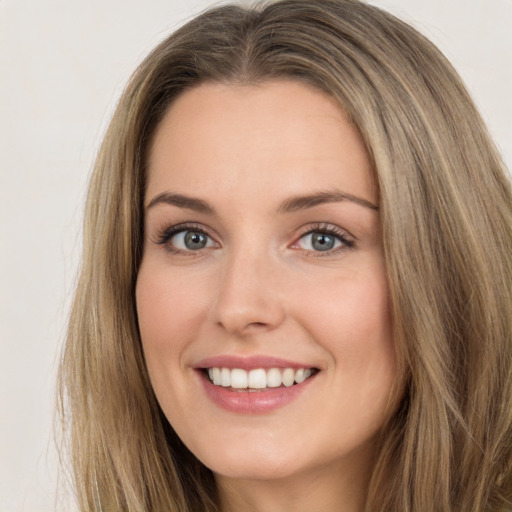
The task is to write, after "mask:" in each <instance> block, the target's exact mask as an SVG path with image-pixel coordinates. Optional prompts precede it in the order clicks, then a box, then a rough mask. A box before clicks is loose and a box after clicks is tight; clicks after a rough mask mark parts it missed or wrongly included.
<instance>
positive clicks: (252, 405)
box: [193, 356, 317, 415]
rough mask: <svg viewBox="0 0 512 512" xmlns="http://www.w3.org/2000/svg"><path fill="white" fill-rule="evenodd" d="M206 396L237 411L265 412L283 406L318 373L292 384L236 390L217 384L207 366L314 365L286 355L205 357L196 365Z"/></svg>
mask: <svg viewBox="0 0 512 512" xmlns="http://www.w3.org/2000/svg"><path fill="white" fill-rule="evenodd" d="M193 368H194V369H196V370H197V375H198V377H199V380H200V381H201V385H202V387H203V389H204V391H205V393H206V396H207V397H208V398H209V399H210V400H211V401H212V402H213V403H214V404H215V405H217V406H218V407H220V408H222V409H224V410H226V411H230V412H234V413H237V414H249V415H250V414H266V413H270V412H272V411H274V410H276V409H278V408H279V407H283V406H285V405H287V404H289V403H290V402H292V401H293V400H295V399H296V398H297V397H298V396H299V395H300V394H301V393H302V392H303V391H305V390H306V389H307V388H308V387H309V384H310V383H311V382H312V381H313V380H315V378H316V376H317V374H314V375H312V376H311V377H310V378H309V379H307V380H305V381H304V382H301V383H300V384H294V385H293V386H290V387H285V386H283V387H279V388H269V389H265V390H257V391H256V390H255V391H245V390H243V391H242V390H238V389H237V390H235V389H233V388H226V387H222V386H216V385H214V384H213V383H212V382H211V381H210V379H209V378H208V376H207V375H206V372H205V371H204V370H205V369H206V368H230V369H233V368H240V369H242V370H246V371H248V370H253V369H256V368H264V369H268V368H294V369H297V368H312V366H310V365H304V364H301V363H297V362H293V361H287V360H285V359H280V358H275V357H267V356H251V357H240V356H216V357H211V358H207V359H204V360H202V361H200V362H199V363H197V364H195V365H194V366H193Z"/></svg>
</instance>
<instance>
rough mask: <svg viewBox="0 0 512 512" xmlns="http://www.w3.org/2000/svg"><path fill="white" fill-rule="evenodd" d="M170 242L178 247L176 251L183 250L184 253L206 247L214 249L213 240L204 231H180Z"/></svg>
mask: <svg viewBox="0 0 512 512" xmlns="http://www.w3.org/2000/svg"><path fill="white" fill-rule="evenodd" d="M169 242H170V243H171V244H172V245H173V246H174V247H176V249H181V250H182V251H198V250H199V249H204V248H205V247H213V246H214V242H213V240H212V239H211V238H210V237H209V236H208V235H207V234H206V233H203V232H202V231H191V230H186V231H180V232H179V233H176V234H175V235H173V236H172V237H171V238H170V239H169Z"/></svg>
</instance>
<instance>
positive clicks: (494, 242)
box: [59, 0, 512, 512]
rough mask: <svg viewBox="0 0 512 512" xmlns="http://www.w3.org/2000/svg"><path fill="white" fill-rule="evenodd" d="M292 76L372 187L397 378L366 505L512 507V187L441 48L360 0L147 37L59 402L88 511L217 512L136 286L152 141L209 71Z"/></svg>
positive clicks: (210, 20)
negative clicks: (349, 144)
mask: <svg viewBox="0 0 512 512" xmlns="http://www.w3.org/2000/svg"><path fill="white" fill-rule="evenodd" d="M274 79H276V80H277V79H289V80H296V81H299V82H302V83H306V84H309V85H312V86H314V87H317V88H318V89H320V90H322V91H324V92H326V93H327V94H329V95H330V96H331V97H333V98H335V99H336V100H337V101H338V102H339V104H340V106H341V108H342V109H343V110H344V111H345V112H346V114H347V116H348V117H349V119H350V121H351V122H352V123H353V124H354V125H355V126H356V127H357V128H358V130H359V132H360V134H361V136H362V138H363V140H364V142H365V145H366V149H367V152H368V155H369V157H370V159H371V162H372V164H373V169H374V173H375V179H376V181H377V183H378V187H379V194H380V212H381V222H382V229H383V240H384V242H383V243H384V251H385V261H386V270H387V276H388V280H389V288H390V300H391V304H392V315H393V318H392V322H393V332H394V340H395V344H396V352H397V358H398V362H399V375H397V382H398V381H399V382H402V383H403V389H405V392H404V394H403V396H402V397H401V399H400V401H399V405H398V406H397V408H396V411H395V412H394V413H393V414H392V417H391V419H390V420H389V421H388V422H387V423H386V425H384V427H383V428H382V432H381V435H380V444H379V448H378V453H377V456H376V460H375V464H374V468H373V472H372V475H371V481H370V484H369V489H368V494H367V499H366V509H367V510H368V511H375V510H386V511H397V510H400V511H403V512H413V511H414V512H417V511H426V510H435V511H437V512H448V511H464V512H468V511H474V512H476V511H478V512H480V511H484V510H485V511H493V512H496V511H503V510H505V509H506V507H507V505H508V506H510V504H511V500H512V334H511V333H512V313H511V310H512V266H511V256H510V255H511V254H512V193H511V189H510V182H509V180H508V178H507V173H506V170H505V167H504V164H503V163H502V161H501V159H500V156H499V154H498V152H497V150H496V149H495V147H494V145H493V143H492V141H491V139H490V137H489V135H488V132H487V130H486V127H485V125H484V123H483V122H482V120H481V118H480V115H479V114H478V112H477V110H476V108H475V107H474V105H473V103H472V101H471V99H470V97H469V95H468V93H467V91H466V89H465V88H464V86H463V84H462V82H461V80H460V78H459V77H458V75H457V74H456V72H455V71H454V70H453V68H452V67H451V65H450V64H449V63H448V62H447V60H446V59H445V58H444V57H443V55H442V54H441V53H440V52H439V50H437V49H436V48H435V47H434V46H433V45H432V43H430V42H429V41H428V40H426V39H425V38H424V37H423V36H422V35H420V34H419V33H418V32H417V31H416V30H414V29H413V28H411V27H410V26H409V25H407V24H405V23H403V22H401V21H400V20H398V19H396V18H395V17H393V16H392V15H390V14H388V13H386V12H384V11H381V10H380V9H378V8H376V7H372V6H370V5H367V4H365V3H361V2H359V1H357V0H307V1H301V0H283V1H278V2H272V3H270V4H268V5H260V6H255V7H252V8H242V7H237V6H223V7H217V8H214V9H212V10H209V11H206V12H205V13H203V14H201V15H199V16H198V17H196V18H195V19H193V20H191V21H189V22H188V23H187V24H185V25H184V26H183V27H181V28H180V29H178V30H177V31H176V32H175V33H174V34H172V35H171V36H170V37H168V38H167V39H166V40H165V41H163V42H162V43H161V44H160V45H159V46H158V47H157V48H155V49H154V50H153V51H152V52H151V53H150V55H149V56H148V57H147V58H146V59H145V60H144V61H143V62H142V64H141V65H140V66H139V67H138V69H137V70H136V72H135V73H134V75H133V76H132V78H131V80H130V82H129V84H128V86H127V88H126V90H125V91H124V93H123V95H122V97H121V99H120V101H119V104H118V106H117V109H116V111H115V113H114V115H113V118H112V121H111V123H110V126H109V128H108V131H107V133H106V136H105V139H104V142H103V144H102V146H101V149H100V151H99V154H98V157H97V161H96V164H95V168H94V172H93V176H92V179H91V183H90V188H89V193H88V199H87V206H86V215H85V224H84V246H83V260H82V266H81V272H80V277H79V282H78V287H77V291H76V296H75V300H74V304H73V308H72V312H71V318H70V322H69V329H68V334H67V341H66V346H65V349H64V353H63V358H62V363H61V368H60V394H59V397H60V401H59V407H60V411H61V414H62V418H63V425H64V430H65V432H64V433H65V435H66V436H67V437H66V439H67V440H68V442H69V448H70V451H71V455H72V459H71V460H72V468H73V475H74V480H75V483H76V488H77V493H78V500H79V503H80V507H81V510H83V511H87V512H89V511H100V510H103V511H105V510H116V511H120V510H123V511H133V512H134V511H141V510H153V511H161V510H168V511H170V512H175V511H176V512H177V511H179V512H185V511H188V512H197V511H199V510H202V511H203V510H204V511H215V510H217V497H216V491H215V484H214V480H213V475H212V473H211V471H210V470H209V469H208V468H206V467H204V466H203V465H202V464H201V463H200V462H199V461H198V460H197V459H196V458H195V457H194V456H193V455H192V454H191V453H190V452H189V451H188V449H187V448H186V447H185V446H184V445H183V444H182V443H181V441H180V440H179V438H178V437H177V436H176V434H175V433H174V431H173V430H172V427H171V426H170V425H169V424H168V422H167V420H166V419H165V417H164V416H163V413H162V412H161V410H160V408H159V405H158V403H157V400H156V398H155V395H154V393H153V391H152V388H151V385H150V382H149V378H148V373H147V370H146V367H145V362H144V357H143V353H142V348H141V342H140V337H139V332H138V326H137V314H136V308H135V299H134V288H135V283H136V279H137V271H138V267H139V264H140V261H141V254H142V246H143V225H144V219H143V207H142V204H143V196H144V187H145V181H146V171H147V169H146V161H147V151H148V146H149V144H150V141H151V138H152V136H153V134H154V133H155V130H156V128H157V127H158V125H159V122H160V121H161V119H162V117H163V115H164V114H165V112H166V111H167V109H168V108H169V105H170V104H171V103H172V102H173V101H174V100H175V99H176V98H177V97H178V96H179V95H180V94H181V93H182V92H183V91H185V90H188V89H190V88H192V87H197V86H198V85H200V84H202V83H205V82H221V83H227V84H257V83H261V82H265V81H269V80H274Z"/></svg>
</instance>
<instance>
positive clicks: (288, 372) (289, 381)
mask: <svg viewBox="0 0 512 512" xmlns="http://www.w3.org/2000/svg"><path fill="white" fill-rule="evenodd" d="M282 379H283V384H284V385H285V386H286V387H287V388H289V387H290V386H292V385H293V383H294V381H295V372H294V371H293V368H286V369H285V370H284V372H283V377H282Z"/></svg>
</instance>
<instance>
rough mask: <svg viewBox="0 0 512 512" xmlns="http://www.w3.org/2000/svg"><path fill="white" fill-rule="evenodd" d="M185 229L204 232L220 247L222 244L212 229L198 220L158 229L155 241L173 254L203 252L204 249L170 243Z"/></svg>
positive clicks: (196, 253)
mask: <svg viewBox="0 0 512 512" xmlns="http://www.w3.org/2000/svg"><path fill="white" fill-rule="evenodd" d="M184 231H193V232H197V233H202V234H204V235H206V236H207V237H208V238H209V239H210V240H212V241H213V242H214V244H215V246H217V247H220V244H219V242H218V241H217V237H215V236H214V235H213V234H212V233H211V231H210V230H209V229H208V228H206V227H205V226H204V225H203V224H199V223H196V222H182V223H179V224H173V225H171V226H168V227H164V228H162V229H160V230H158V231H157V233H156V239H154V240H153V242H154V243H155V244H157V245H162V246H164V247H165V249H166V250H168V251H169V252H171V253H173V254H185V255H198V253H199V252H201V250H202V249H198V250H197V251H194V250H185V249H180V248H178V247H175V246H173V245H172V244H170V243H169V242H170V240H171V239H172V238H173V237H174V236H176V235H178V234H179V233H183V232H184ZM203 249H212V247H204V248H203ZM194 253H195V254H194Z"/></svg>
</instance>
